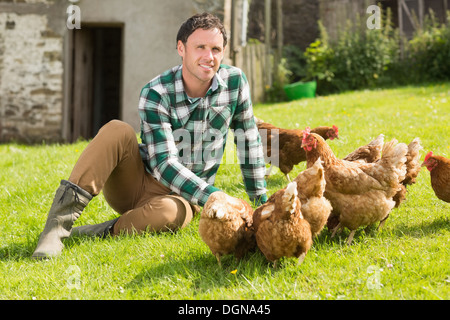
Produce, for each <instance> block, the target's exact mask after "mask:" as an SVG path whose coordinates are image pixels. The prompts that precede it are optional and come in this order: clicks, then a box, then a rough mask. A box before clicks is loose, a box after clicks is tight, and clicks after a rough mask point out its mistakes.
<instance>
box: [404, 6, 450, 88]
mask: <svg viewBox="0 0 450 320" xmlns="http://www.w3.org/2000/svg"><path fill="white" fill-rule="evenodd" d="M447 19H450V11H449V12H447ZM448 21H450V20H448ZM407 59H408V60H407V61H408V62H409V64H410V67H411V68H412V69H413V70H414V73H413V74H414V76H415V77H416V78H415V80H416V81H423V80H425V81H435V80H449V79H450V24H447V25H445V24H439V22H438V21H437V19H436V16H435V14H434V13H433V11H431V10H430V13H429V15H427V16H426V19H425V22H424V27H423V28H421V29H419V30H418V31H417V32H416V33H415V35H414V37H413V39H412V40H411V41H410V42H409V45H408V57H407Z"/></svg>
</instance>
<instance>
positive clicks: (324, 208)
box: [294, 158, 332, 239]
mask: <svg viewBox="0 0 450 320" xmlns="http://www.w3.org/2000/svg"><path fill="white" fill-rule="evenodd" d="M294 181H295V182H296V183H297V192H298V197H299V199H300V202H301V204H302V214H303V217H304V218H305V220H306V221H308V223H309V225H310V227H311V234H312V237H313V239H314V238H315V237H316V236H318V235H319V234H320V232H321V231H322V229H323V227H324V226H325V224H326V222H327V220H328V217H329V215H330V213H331V210H332V207H331V204H330V201H328V199H326V198H325V197H324V196H323V193H324V192H325V184H326V182H325V173H324V169H323V166H322V161H321V160H320V158H319V159H317V161H316V162H315V163H314V165H313V166H312V167H311V168H308V169H306V170H304V171H302V172H300V173H299V174H298V176H297V177H296V178H295V179H294Z"/></svg>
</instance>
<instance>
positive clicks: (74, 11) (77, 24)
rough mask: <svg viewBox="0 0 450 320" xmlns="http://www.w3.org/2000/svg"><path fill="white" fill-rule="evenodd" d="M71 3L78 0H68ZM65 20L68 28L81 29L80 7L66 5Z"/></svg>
mask: <svg viewBox="0 0 450 320" xmlns="http://www.w3.org/2000/svg"><path fill="white" fill-rule="evenodd" d="M69 1H70V2H71V3H77V2H78V0H69ZM66 12H67V15H68V17H67V21H66V26H67V28H68V29H70V30H73V29H81V9H80V7H79V6H77V5H74V4H71V5H69V6H68V7H67V10H66Z"/></svg>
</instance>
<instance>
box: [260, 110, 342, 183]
mask: <svg viewBox="0 0 450 320" xmlns="http://www.w3.org/2000/svg"><path fill="white" fill-rule="evenodd" d="M255 122H256V125H257V126H258V131H259V134H260V136H261V140H262V143H263V149H264V157H265V160H266V163H268V164H270V168H269V169H268V170H267V173H266V176H269V175H270V173H271V171H272V168H273V166H274V165H275V166H277V167H279V168H280V171H281V172H283V174H284V175H285V176H286V179H287V180H288V181H289V182H290V181H291V179H290V177H289V172H291V171H292V169H293V168H294V166H295V165H297V164H299V163H300V162H302V161H305V160H306V154H305V151H304V150H303V149H302V147H301V145H302V138H303V131H302V130H300V129H283V128H278V127H276V126H274V125H272V124H270V123H267V122H264V121H263V120H261V119H258V118H256V117H255ZM311 132H314V133H316V134H318V135H320V136H321V137H323V138H324V139H330V140H333V139H335V138H336V139H339V129H338V127H336V126H334V125H333V126H332V127H328V126H320V127H317V128H314V129H311ZM272 143H274V146H276V147H274V148H272ZM273 159H276V160H275V162H277V161H278V163H273V161H272V160H273Z"/></svg>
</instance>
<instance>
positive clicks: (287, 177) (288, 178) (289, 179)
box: [286, 173, 292, 183]
mask: <svg viewBox="0 0 450 320" xmlns="http://www.w3.org/2000/svg"><path fill="white" fill-rule="evenodd" d="M286 179H287V181H289V183H291V182H292V181H291V178H290V177H289V174H288V173H286Z"/></svg>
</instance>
